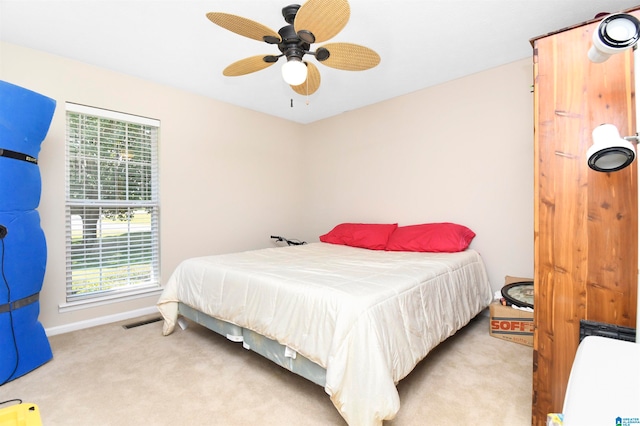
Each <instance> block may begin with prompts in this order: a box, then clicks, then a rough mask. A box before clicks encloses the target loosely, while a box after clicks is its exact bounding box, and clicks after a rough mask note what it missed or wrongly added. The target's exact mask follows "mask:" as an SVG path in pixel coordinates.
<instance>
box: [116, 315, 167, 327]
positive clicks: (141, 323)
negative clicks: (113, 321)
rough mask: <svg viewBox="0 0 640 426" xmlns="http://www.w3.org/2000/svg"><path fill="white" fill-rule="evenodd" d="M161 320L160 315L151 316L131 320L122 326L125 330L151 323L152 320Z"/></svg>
mask: <svg viewBox="0 0 640 426" xmlns="http://www.w3.org/2000/svg"><path fill="white" fill-rule="evenodd" d="M158 321H162V317H157V318H151V319H148V320H144V321H138V322H132V323H131V324H125V325H123V326H122V328H124V329H125V330H129V329H130V328H136V327H140V326H141V325H147V324H152V323H154V322H158Z"/></svg>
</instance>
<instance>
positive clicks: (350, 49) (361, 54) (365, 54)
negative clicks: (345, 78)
mask: <svg viewBox="0 0 640 426" xmlns="http://www.w3.org/2000/svg"><path fill="white" fill-rule="evenodd" d="M322 47H324V48H325V49H327V50H328V51H329V53H330V56H329V58H327V59H326V60H324V61H322V62H320V63H321V64H324V65H326V66H328V67H331V68H336V69H339V70H346V71H363V70H368V69H369V68H373V67H375V66H376V65H378V64H379V63H380V55H378V54H377V53H376V52H375V51H374V50H371V49H369V48H368V47H364V46H360V45H358V44H353V43H329V44H325V45H323V46H322Z"/></svg>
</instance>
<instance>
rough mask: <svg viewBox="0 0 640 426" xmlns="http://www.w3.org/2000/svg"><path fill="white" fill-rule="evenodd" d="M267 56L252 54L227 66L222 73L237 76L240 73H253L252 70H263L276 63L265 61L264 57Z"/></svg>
mask: <svg viewBox="0 0 640 426" xmlns="http://www.w3.org/2000/svg"><path fill="white" fill-rule="evenodd" d="M265 56H267V55H258V56H251V57H249V58H245V59H241V60H239V61H237V62H234V63H232V64H231V65H229V66H228V67H226V68H225V69H224V71H222V74H223V75H225V76H227V77H237V76H239V75H245V74H251V73H252V72H256V71H260V70H263V69H265V68H267V67H268V66H271V65H273V64H274V63H275V62H265V61H264V60H263V59H262V58H264V57H265Z"/></svg>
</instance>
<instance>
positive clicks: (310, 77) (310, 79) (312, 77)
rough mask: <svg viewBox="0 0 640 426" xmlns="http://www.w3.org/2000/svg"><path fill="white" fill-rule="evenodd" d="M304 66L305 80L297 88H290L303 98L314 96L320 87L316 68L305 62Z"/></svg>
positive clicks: (318, 72) (318, 73)
mask: <svg viewBox="0 0 640 426" xmlns="http://www.w3.org/2000/svg"><path fill="white" fill-rule="evenodd" d="M306 64H307V80H306V81H305V82H304V83H302V84H299V85H297V86H291V88H292V89H293V91H294V92H296V93H298V94H300V95H303V96H307V95H312V94H314V93H315V92H316V90H318V87H320V71H318V67H316V66H315V65H313V64H312V63H310V62H306Z"/></svg>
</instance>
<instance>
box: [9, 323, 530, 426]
mask: <svg viewBox="0 0 640 426" xmlns="http://www.w3.org/2000/svg"><path fill="white" fill-rule="evenodd" d="M142 319H144V318H142ZM135 321H136V320H132V321H126V322H124V323H131V322H135ZM488 322H489V319H488V317H487V316H479V317H478V318H477V319H475V320H473V321H472V322H471V324H469V325H468V326H467V327H466V328H464V329H463V330H461V331H459V332H458V333H457V334H456V335H455V336H453V337H452V338H450V339H448V340H447V341H446V342H444V343H442V344H441V345H440V346H439V347H437V348H436V349H435V350H434V351H432V352H431V353H430V354H429V355H428V356H427V358H426V359H425V360H423V361H422V362H421V363H420V364H418V366H417V367H416V368H415V370H414V371H413V372H412V373H411V374H410V375H409V376H408V377H407V378H405V379H404V380H403V381H401V382H400V384H399V385H398V391H399V393H400V401H401V408H400V412H399V413H398V415H397V416H396V418H395V419H394V420H393V421H390V422H385V426H389V425H393V426H417V425H435V426H438V425H492V426H496V425H509V426H519V425H523V426H524V425H530V424H531V357H532V349H531V348H529V347H526V346H522V345H519V344H516V343H511V342H506V341H503V340H499V339H496V338H493V337H491V336H489V332H488V328H489V324H488ZM122 324H123V323H117V324H110V325H104V326H100V327H94V328H91V329H86V330H80V331H76V332H73V333H68V334H63V335H58V336H53V337H51V338H50V341H51V346H52V348H53V353H54V359H53V360H52V361H50V362H49V363H47V364H45V365H43V366H42V367H40V368H38V369H36V370H34V371H32V372H30V373H28V374H26V375H25V376H23V377H21V378H18V379H16V380H14V381H12V382H9V383H7V384H5V385H4V386H2V387H0V401H4V400H7V399H12V398H20V399H22V400H23V401H24V402H31V403H35V404H37V405H38V407H39V408H40V412H41V416H42V420H43V424H44V425H45V426H58V425H64V426H73V425H82V426H87V425H91V426H94V425H118V426H126V425H136V426H141V425H278V426H281V425H312V426H315V425H323V426H325V425H345V424H346V423H345V422H344V420H343V419H342V417H340V415H339V414H338V412H337V411H336V409H335V408H334V407H333V405H332V403H331V401H330V400H329V397H328V395H326V394H325V392H324V390H323V389H322V388H321V387H320V386H317V385H315V384H313V383H311V382H309V381H307V380H305V379H303V378H301V377H298V376H296V375H295V374H293V373H290V372H288V371H287V370H285V369H283V368H281V367H278V366H276V365H275V364H272V363H271V362H270V361H267V360H265V359H264V358H262V357H261V356H259V355H257V354H255V353H253V352H250V351H247V350H244V349H243V348H242V346H241V344H239V343H233V342H230V341H228V340H226V339H225V338H223V337H221V336H219V335H217V334H215V333H213V332H210V331H209V330H206V329H204V328H203V327H201V326H199V325H197V324H190V326H189V328H187V329H186V330H180V329H178V330H177V331H176V332H174V333H173V334H172V335H171V336H167V337H163V336H162V333H161V324H162V323H161V322H156V323H152V324H147V325H144V326H141V327H137V328H132V329H129V330H125V329H124V328H123V327H122Z"/></svg>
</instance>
